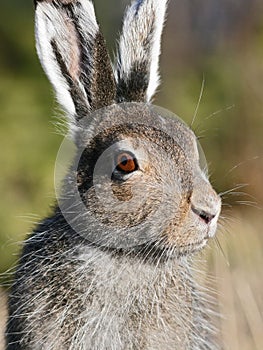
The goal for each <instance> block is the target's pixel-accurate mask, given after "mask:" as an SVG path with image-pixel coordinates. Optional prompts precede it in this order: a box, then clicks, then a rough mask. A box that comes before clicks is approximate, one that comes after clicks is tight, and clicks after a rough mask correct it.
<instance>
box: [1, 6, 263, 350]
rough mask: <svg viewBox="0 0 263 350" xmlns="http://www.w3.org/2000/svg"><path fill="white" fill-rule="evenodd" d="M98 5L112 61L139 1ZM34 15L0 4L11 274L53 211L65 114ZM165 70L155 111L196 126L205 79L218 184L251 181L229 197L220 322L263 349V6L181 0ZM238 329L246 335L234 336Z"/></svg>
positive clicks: (204, 116) (203, 130)
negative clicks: (41, 52) (44, 65)
mask: <svg viewBox="0 0 263 350" xmlns="http://www.w3.org/2000/svg"><path fill="white" fill-rule="evenodd" d="M94 3H95V7H96V11H97V16H98V19H99V22H100V24H101V29H102V31H103V33H104V35H105V37H106V40H107V43H108V47H109V50H110V53H111V54H112V53H113V51H114V49H115V40H116V38H117V34H118V31H119V30H120V28H121V17H122V14H123V11H124V9H125V7H126V5H127V3H128V1H126V0H125V1H124V0H108V1H105V0H95V1H94ZM33 16H34V14H33V6H32V2H31V1H30V0H27V1H25V0H23V1H21V0H8V1H7V0H4V1H2V2H1V11H0V142H1V147H0V149H1V154H0V167H1V177H0V193H1V200H0V221H1V225H0V271H1V272H4V271H6V270H7V269H8V268H10V267H11V266H13V264H14V262H15V261H16V259H17V252H18V250H19V248H20V242H21V241H22V240H23V239H24V238H25V236H26V234H27V232H30V230H31V229H32V227H34V223H35V222H37V221H38V220H39V219H40V218H42V217H43V216H45V215H47V214H48V213H49V210H50V209H49V206H50V204H52V201H53V198H54V189H53V187H54V186H53V173H54V163H55V159H56V153H57V151H58V148H59V145H60V143H61V141H62V137H61V136H60V135H58V134H57V133H56V132H55V128H54V126H53V124H52V123H53V122H55V116H56V115H59V113H58V108H57V106H56V104H55V101H54V96H53V92H52V90H51V87H50V85H49V82H48V81H47V79H46V77H45V75H44V73H43V71H42V69H41V67H40V64H39V62H38V59H37V56H36V53H35V48H34V23H33ZM160 70H161V76H162V81H163V83H162V85H161V86H160V88H159V93H158V95H157V96H156V100H155V104H157V105H160V106H163V107H165V108H167V109H170V110H171V111H173V112H174V113H176V114H178V115H179V116H180V117H181V118H182V119H184V120H185V121H186V122H187V123H189V124H191V121H192V119H193V116H194V113H195V109H196V107H197V103H198V99H199V95H200V91H201V86H202V82H203V80H204V91H203V94H202V100H201V103H200V106H199V109H198V113H197V116H196V118H195V121H194V123H193V129H194V130H195V131H196V133H197V135H198V136H200V142H201V144H202V146H203V149H204V151H205V153H206V156H207V160H208V163H209V166H210V173H211V180H212V183H213V184H214V187H215V188H216V190H217V191H219V192H225V191H228V190H230V189H234V188H236V187H239V185H241V184H242V185H244V187H243V188H240V189H236V190H233V191H232V192H234V193H229V194H226V195H225V197H224V204H225V208H226V210H225V211H224V212H223V219H222V225H221V226H222V227H223V228H221V230H220V231H221V233H219V236H218V237H219V242H220V243H221V245H222V250H223V251H224V255H225V257H223V258H222V254H221V253H220V252H219V253H218V250H219V251H220V249H217V253H214V255H211V256H209V257H208V259H209V261H210V266H211V269H213V273H214V272H216V273H217V275H218V276H219V280H220V278H222V280H223V281H227V280H228V279H229V281H230V282H229V283H230V285H229V283H226V284H224V283H221V284H220V283H219V286H218V289H219V290H220V291H222V294H223V298H226V300H224V299H223V309H224V308H225V309H226V311H228V312H229V310H232V313H231V315H229V318H228V321H224V322H223V323H222V325H221V328H222V334H223V337H224V341H225V342H228V344H229V342H230V343H231V342H233V339H237V340H234V342H233V343H231V344H229V345H228V347H227V346H226V348H229V349H251V350H252V349H263V339H262V335H261V333H262V329H263V328H262V326H263V323H262V307H263V293H262V292H261V290H262V289H263V282H262V277H263V276H262V267H261V266H263V254H262V250H263V238H262V234H261V232H262V229H263V223H262V211H261V209H260V208H261V207H262V203H263V186H262V178H263V2H262V0H184V1H182V0H181V1H174V0H171V1H170V4H169V11H168V17H167V23H166V28H165V31H164V35H163V45H162V56H161V62H160ZM241 192H242V193H241ZM233 218H234V220H233ZM211 254H212V253H211ZM227 260H228V261H229V263H230V267H228V266H227ZM236 274H237V275H238V276H239V277H236ZM5 276H6V275H5ZM5 278H6V277H2V280H4V279H5ZM235 281H237V282H235ZM231 283H232V284H231ZM224 285H225V288H224ZM231 286H232V287H231ZM244 290H245V291H247V292H244ZM251 291H253V292H252V294H251V293H250V292H251ZM243 292H244V293H245V294H244V293H243ZM231 293H232V294H231ZM242 293H243V294H242ZM246 293H247V294H246ZM249 293H250V294H249ZM242 298H243V299H242ZM247 298H248V299H249V298H250V299H249V300H250V304H249V305H250V306H249V307H248V309H247V308H246V307H245V306H244V300H245V301H246V302H248V301H247ZM251 305H252V306H251ZM253 305H254V309H253ZM231 307H232V309H231ZM250 308H252V310H254V312H253V313H252V315H251V310H250ZM223 311H224V310H223ZM229 320H230V321H229ZM231 327H232V328H231ZM229 331H230V332H232V334H234V335H235V336H233V337H229V339H228V336H229ZM242 337H243V338H242Z"/></svg>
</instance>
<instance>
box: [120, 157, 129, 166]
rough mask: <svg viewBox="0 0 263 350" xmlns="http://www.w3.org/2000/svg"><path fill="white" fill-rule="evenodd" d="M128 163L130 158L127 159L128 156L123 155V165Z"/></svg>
mask: <svg viewBox="0 0 263 350" xmlns="http://www.w3.org/2000/svg"><path fill="white" fill-rule="evenodd" d="M127 163H128V159H127V157H125V156H124V157H122V159H121V164H122V165H127Z"/></svg>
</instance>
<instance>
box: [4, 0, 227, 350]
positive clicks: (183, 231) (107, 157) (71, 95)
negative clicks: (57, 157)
mask: <svg viewBox="0 0 263 350" xmlns="http://www.w3.org/2000/svg"><path fill="white" fill-rule="evenodd" d="M166 3H167V1H165V0H136V1H133V2H132V4H131V5H130V7H129V8H128V9H127V12H126V15H125V17H124V22H123V29H122V33H121V36H120V40H119V49H118V54H117V59H116V65H115V66H113V65H112V64H111V61H110V58H109V56H108V53H107V50H106V47H105V42H104V39H103V37H102V35H101V33H100V31H99V27H98V24H97V21H96V18H95V13H94V8H93V4H92V2H91V1H89V0H53V1H52V0H38V1H35V6H36V39H37V51H38V55H39V57H40V60H41V63H42V65H43V68H44V70H45V72H46V74H47V76H48V77H49V79H50V81H51V83H52V85H53V86H54V89H55V91H56V93H57V98H58V101H59V103H60V104H61V105H62V107H63V108H64V109H65V111H66V112H67V116H68V122H69V129H70V132H71V136H72V139H73V140H74V143H75V145H76V154H75V157H74V160H73V162H72V164H71V166H70V169H69V171H68V173H67V176H66V177H65V179H64V182H63V186H62V189H61V193H60V196H59V198H58V202H57V204H56V205H55V207H54V211H53V214H52V216H50V217H49V218H47V219H45V220H44V221H43V222H41V223H40V224H39V225H38V227H37V228H36V230H35V231H34V232H33V234H31V236H30V237H29V238H28V239H27V241H26V242H25V244H24V247H23V252H22V256H21V258H20V262H19V265H18V268H17V271H16V275H15V279H14V284H13V287H12V290H11V293H10V298H9V320H8V323H7V329H6V342H7V349H9V350H11V349H23V350H26V349H35V350H37V349H46V350H51V349H54V350H58V349H61V350H62V349H63V350H64V349H75V350H81V349H92V350H96V349H98V350H103V349H109V350H110V349H115V350H121V349H125V350H126V349H127V350H128V349H133V350H134V349H141V350H143V349H148V350H149V349H153V350H158V349H162V350H164V349H165V350H169V349H171V350H175V349H176V350H178V349H217V346H216V345H215V344H214V329H213V326H212V323H211V320H210V318H209V307H208V304H207V302H206V299H205V295H204V293H203V291H202V290H201V288H198V286H197V283H195V281H194V278H193V271H192V270H193V269H191V256H192V255H193V253H194V252H196V251H199V250H200V249H201V248H203V247H204V246H205V245H206V243H207V241H208V240H209V238H211V237H213V236H214V234H215V231H216V225H217V220H218V217H219V213H220V208H221V201H220V198H219V196H218V195H217V194H216V193H215V191H214V190H213V189H212V187H211V185H210V183H209V181H208V179H207V177H206V175H205V173H204V171H203V169H201V166H200V159H199V158H200V155H199V153H200V152H199V150H198V146H197V140H196V137H195V135H194V134H193V132H192V131H191V130H190V129H189V128H188V127H187V126H186V125H185V124H184V123H183V122H182V121H181V120H180V119H179V118H177V117H175V116H173V115H172V113H169V112H168V111H166V110H163V109H161V108H158V107H155V106H153V105H152V104H150V100H151V98H152V96H153V94H154V93H155V90H156V88H157V85H158V57H159V53H160V39H161V33H162V27H163V22H164V18H165V10H166Z"/></svg>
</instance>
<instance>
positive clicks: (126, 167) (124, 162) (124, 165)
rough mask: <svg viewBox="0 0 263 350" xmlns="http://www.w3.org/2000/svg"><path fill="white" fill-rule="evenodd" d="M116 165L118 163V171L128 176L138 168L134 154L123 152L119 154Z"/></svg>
mask: <svg viewBox="0 0 263 350" xmlns="http://www.w3.org/2000/svg"><path fill="white" fill-rule="evenodd" d="M116 163H117V166H116V168H117V170H119V171H121V172H123V173H126V174H128V173H132V172H133V171H135V170H137V168H138V165H137V161H136V159H135V158H134V156H133V155H132V154H130V153H128V152H122V153H120V154H118V156H117V159H116Z"/></svg>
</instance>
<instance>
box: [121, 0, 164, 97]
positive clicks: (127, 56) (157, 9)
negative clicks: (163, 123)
mask: <svg viewBox="0 0 263 350" xmlns="http://www.w3.org/2000/svg"><path fill="white" fill-rule="evenodd" d="M166 4H167V0H136V1H134V2H133V3H132V4H131V6H130V7H129V8H128V10H127V12H126V15H125V17H124V22H123V29H122V34H121V37H120V42H119V52H118V56H117V67H116V71H115V76H116V80H117V82H118V86H117V96H118V100H119V101H150V100H151V98H152V96H153V95H154V93H155V90H156V88H157V86H158V84H159V75H158V64H159V55H160V45H161V34H162V29H163V23H164V19H165V10H166Z"/></svg>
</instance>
